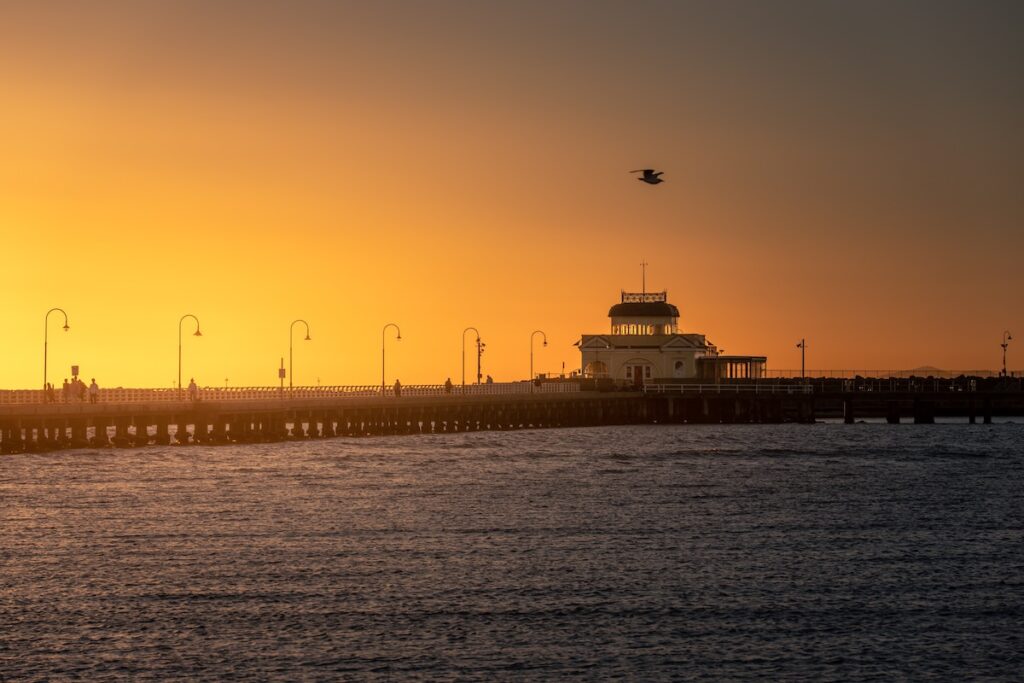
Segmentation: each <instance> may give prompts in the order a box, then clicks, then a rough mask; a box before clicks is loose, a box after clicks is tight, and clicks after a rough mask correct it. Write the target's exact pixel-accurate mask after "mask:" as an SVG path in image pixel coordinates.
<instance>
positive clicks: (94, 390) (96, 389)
mask: <svg viewBox="0 0 1024 683" xmlns="http://www.w3.org/2000/svg"><path fill="white" fill-rule="evenodd" d="M99 400H100V385H99V384H96V378H95V377H93V378H92V383H91V384H90V385H89V403H98V402H99Z"/></svg>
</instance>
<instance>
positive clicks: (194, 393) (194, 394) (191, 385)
mask: <svg viewBox="0 0 1024 683" xmlns="http://www.w3.org/2000/svg"><path fill="white" fill-rule="evenodd" d="M188 400H190V401H198V400H199V387H198V386H196V380H195V378H194V377H193V378H192V379H190V380H189V381H188Z"/></svg>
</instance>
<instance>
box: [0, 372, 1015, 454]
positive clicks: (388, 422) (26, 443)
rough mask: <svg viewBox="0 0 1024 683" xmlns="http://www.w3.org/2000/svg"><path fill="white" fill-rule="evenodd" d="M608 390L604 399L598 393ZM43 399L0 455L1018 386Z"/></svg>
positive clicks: (5, 423) (898, 399) (860, 413)
mask: <svg viewBox="0 0 1024 683" xmlns="http://www.w3.org/2000/svg"><path fill="white" fill-rule="evenodd" d="M602 389H614V390H602ZM43 398H44V397H43V395H42V392H32V391H24V392H0V452H2V453H16V452H23V451H46V450H55V449H62V448H84V447H104V446H111V445H113V446H120V447H141V446H146V445H149V444H181V445H185V444H227V443H251V442H271V441H280V440H284V439H312V438H329V437H362V436H376V435H397V434H424V433H447V432H466V431H480V430H513V429H525V428H550V427H580V426H596V425H618V424H666V423H698V424H699V423H716V424H717V423H775V424H777V423H783V422H803V423H807V422H814V421H815V420H816V419H818V418H824V417H829V418H844V419H845V421H846V422H854V421H856V420H858V419H861V418H865V417H882V418H886V419H887V420H888V421H889V422H890V423H897V422H900V421H901V420H904V419H911V420H913V421H914V422H915V423H924V424H927V423H931V422H934V421H935V418H936V416H947V415H959V416H964V417H967V418H968V419H969V421H970V422H975V421H977V420H980V421H983V422H986V423H987V422H991V420H992V417H993V416H994V415H1024V386H1021V380H1020V379H1012V380H1011V379H1003V380H999V381H996V380H978V379H976V378H973V379H972V378H959V379H957V380H935V381H929V380H920V381H917V380H902V379H901V380H861V379H855V380H814V381H806V380H788V381H779V380H773V381H771V382H767V383H766V382H756V381H750V382H729V383H720V384H694V383H680V384H667V383H659V384H651V385H648V386H646V387H643V388H642V389H641V390H623V389H622V387H611V386H601V385H588V384H587V383H575V382H552V383H548V384H542V385H540V386H531V385H530V384H528V383H525V382H521V383H508V384H502V385H475V386H473V387H467V388H466V391H465V393H464V392H463V391H462V389H461V387H455V388H453V389H451V390H449V389H446V388H445V387H440V386H420V387H407V388H403V390H402V393H401V395H400V396H395V395H394V392H393V390H392V389H390V388H389V389H385V390H383V391H382V390H381V387H327V388H325V387H300V388H296V390H294V391H290V392H289V391H287V390H281V389H280V388H272V387H256V388H247V389H238V390H229V391H224V390H219V389H204V390H203V391H202V392H200V394H199V395H198V396H197V400H188V399H182V398H181V394H180V393H179V392H177V391H174V390H168V389H117V390H107V391H105V392H104V393H103V394H102V396H101V401H100V402H97V403H88V402H68V403H63V402H58V403H47V402H43Z"/></svg>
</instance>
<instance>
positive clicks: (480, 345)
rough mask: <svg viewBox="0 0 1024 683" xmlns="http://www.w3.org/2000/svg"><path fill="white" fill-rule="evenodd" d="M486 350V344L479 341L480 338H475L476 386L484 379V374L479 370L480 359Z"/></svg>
mask: <svg viewBox="0 0 1024 683" xmlns="http://www.w3.org/2000/svg"><path fill="white" fill-rule="evenodd" d="M486 348H487V344H486V343H485V342H482V341H480V337H477V338H476V383H477V384H480V382H481V381H482V380H483V378H484V373H483V371H482V370H481V369H480V359H481V358H482V357H483V355H484V349H486Z"/></svg>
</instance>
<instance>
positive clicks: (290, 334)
mask: <svg viewBox="0 0 1024 683" xmlns="http://www.w3.org/2000/svg"><path fill="white" fill-rule="evenodd" d="M295 323H302V324H303V325H305V326H306V338H305V339H304V340H303V341H312V340H313V338H312V337H310V336H309V323H307V322H306V321H305V320H303V319H301V318H299V319H298V320H293V321H292V324H291V325H290V326H289V327H288V390H289V391H291V389H292V386H293V384H292V383H293V380H294V379H295V374H294V373H293V372H292V343H293V338H294V336H295V335H294V334H293V333H294V332H295Z"/></svg>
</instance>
